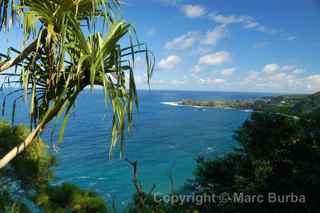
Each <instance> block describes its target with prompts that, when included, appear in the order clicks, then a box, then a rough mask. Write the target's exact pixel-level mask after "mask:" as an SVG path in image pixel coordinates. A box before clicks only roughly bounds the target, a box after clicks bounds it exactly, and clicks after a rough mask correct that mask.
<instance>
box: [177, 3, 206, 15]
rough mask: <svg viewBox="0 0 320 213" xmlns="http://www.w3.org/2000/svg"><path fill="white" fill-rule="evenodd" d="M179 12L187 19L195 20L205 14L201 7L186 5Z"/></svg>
mask: <svg viewBox="0 0 320 213" xmlns="http://www.w3.org/2000/svg"><path fill="white" fill-rule="evenodd" d="M181 10H182V12H183V13H184V14H185V15H186V16H187V17H189V18H196V17H200V16H203V15H205V14H206V8H205V7H203V6H201V5H192V4H186V5H183V6H182V7H181Z"/></svg>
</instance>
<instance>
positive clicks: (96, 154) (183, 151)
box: [2, 90, 270, 208]
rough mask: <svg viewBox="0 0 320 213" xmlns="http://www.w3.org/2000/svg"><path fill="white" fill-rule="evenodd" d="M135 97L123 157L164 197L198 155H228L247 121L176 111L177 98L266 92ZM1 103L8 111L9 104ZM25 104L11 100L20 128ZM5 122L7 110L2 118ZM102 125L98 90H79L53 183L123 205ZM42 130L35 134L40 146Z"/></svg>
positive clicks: (120, 169)
mask: <svg viewBox="0 0 320 213" xmlns="http://www.w3.org/2000/svg"><path fill="white" fill-rule="evenodd" d="M2 95H3V94H2ZM138 95H139V111H138V112H135V113H134V123H133V129H132V132H131V133H130V134H129V135H126V140H125V143H126V145H125V156H126V158H128V159H130V160H131V161H137V162H138V179H139V181H140V182H141V184H142V186H143V187H144V189H145V190H146V191H149V190H150V189H151V188H152V186H153V184H154V185H155V186H156V188H155V190H154V191H155V192H157V193H167V192H170V190H171V188H172V187H173V189H174V190H179V188H181V187H182V186H183V184H184V183H185V182H186V180H187V179H188V178H192V174H193V171H194V169H195V166H196V161H195V159H196V158H197V157H198V156H205V157H209V158H216V157H219V156H222V155H224V154H225V153H227V152H230V151H232V150H233V148H235V147H236V146H237V144H236V143H235V141H234V140H233V137H232V136H233V134H234V131H235V130H236V129H237V128H238V127H240V126H241V124H242V123H243V122H244V121H245V120H246V119H247V118H248V117H249V116H250V112H248V111H241V110H235V109H213V108H198V107H190V106H180V105H178V104H177V103H176V102H177V101H179V100H182V99H194V100H213V99H216V100H222V99H223V100H239V99H251V98H256V97H261V96H265V95H270V94H260V93H239V92H191V91H155V90H151V91H147V90H139V91H138ZM7 104H8V107H9V108H10V107H11V106H10V102H8V103H7ZM27 106H28V104H27V103H19V105H18V107H19V108H18V111H17V115H16V120H17V121H16V123H19V122H23V123H25V124H28V122H27V120H26V109H27ZM9 118H10V110H9V111H8V112H6V116H5V118H4V119H7V120H8V119H9ZM9 120H10V119H9ZM110 127H111V113H110V108H106V107H105V105H104V95H103V92H102V91H101V90H93V91H90V90H86V91H84V92H83V93H82V94H81V95H80V98H79V100H78V101H77V102H76V107H75V110H74V112H73V114H72V116H71V118H70V120H69V124H68V125H67V127H66V130H65V137H64V140H63V143H62V144H61V145H60V147H59V149H58V151H57V152H55V155H56V156H57V159H58V166H57V167H56V168H55V172H56V177H57V179H56V181H55V182H54V184H59V183H63V182H71V183H75V184H77V185H79V186H80V187H82V188H85V189H90V190H92V191H96V192H98V193H100V194H101V195H102V196H103V198H105V199H106V200H107V201H111V200H115V201H116V203H117V205H118V208H124V206H126V205H127V203H128V201H129V200H130V199H131V198H132V194H133V192H134V186H133V183H132V180H131V177H132V167H130V166H129V164H128V163H127V162H125V161H121V160H119V152H117V150H115V152H114V156H113V159H112V160H109V156H108V149H109V143H110V139H111V134H110V133H111V129H110ZM49 132H50V131H49V130H46V131H45V132H44V133H43V135H42V138H43V139H44V140H45V141H47V142H48V141H49V135H50V133H49ZM57 132H58V131H57ZM170 177H172V178H173V180H174V181H173V185H172V184H171V182H170Z"/></svg>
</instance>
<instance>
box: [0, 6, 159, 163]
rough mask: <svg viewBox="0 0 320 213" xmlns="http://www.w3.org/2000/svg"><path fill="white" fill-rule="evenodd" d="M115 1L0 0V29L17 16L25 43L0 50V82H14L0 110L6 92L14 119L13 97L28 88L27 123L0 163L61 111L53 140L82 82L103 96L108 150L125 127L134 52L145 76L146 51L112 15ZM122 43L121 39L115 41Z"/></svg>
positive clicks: (132, 94)
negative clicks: (110, 115)
mask: <svg viewBox="0 0 320 213" xmlns="http://www.w3.org/2000/svg"><path fill="white" fill-rule="evenodd" d="M119 7H120V2H119V0H77V1H74V0H20V1H16V0H1V1H0V29H1V30H11V29H12V26H11V24H15V23H16V22H18V23H19V24H18V25H19V26H21V27H22V29H23V32H24V38H25V41H26V43H27V44H28V45H26V47H25V48H24V49H23V50H21V51H19V50H17V49H15V48H9V53H10V54H1V58H0V74H1V75H3V76H4V77H5V79H6V80H5V81H4V82H3V85H2V86H5V85H6V84H8V83H14V84H15V85H19V86H20V88H18V89H16V90H14V91H12V92H10V93H8V94H7V95H6V96H5V97H4V100H3V112H5V111H4V110H5V108H6V106H7V104H6V100H7V98H8V97H9V96H14V100H13V108H14V109H13V114H12V117H13V119H14V110H15V106H16V103H17V101H18V100H19V99H21V98H23V97H25V96H28V97H29V99H30V116H29V117H30V123H31V129H32V131H31V133H30V134H29V135H28V137H27V138H26V139H25V141H24V142H23V143H21V144H20V145H18V146H16V147H14V148H13V149H12V150H11V151H10V152H8V153H7V154H6V155H5V156H4V157H3V158H2V159H1V160H0V168H3V167H4V166H6V165H7V164H8V162H10V161H11V160H12V159H13V158H14V157H15V156H16V155H17V154H19V153H21V152H22V151H23V150H24V148H25V147H26V146H28V145H29V144H30V143H32V141H34V139H35V138H37V137H38V136H39V134H40V133H41V132H42V131H43V129H44V128H46V126H47V125H48V123H49V122H50V121H52V120H53V119H58V118H59V117H60V116H62V115H63V122H62V125H61V129H60V131H59V140H61V138H62V137H63V132H64V128H65V126H66V123H67V122H68V118H69V116H70V113H71V109H72V108H73V107H74V103H75V100H76V99H77V97H78V96H79V94H80V93H81V91H83V89H84V88H86V87H91V88H93V87H95V86H101V87H103V89H104V94H105V102H106V104H108V102H109V101H110V103H111V106H112V112H113V119H112V142H111V145H110V154H111V151H112V148H114V146H115V145H116V144H117V141H118V140H119V139H121V140H120V141H121V147H123V143H122V139H123V134H124V133H125V130H126V127H128V129H129V130H130V126H131V122H132V112H133V108H134V106H135V105H136V106H137V105H138V97H137V92H136V86H135V80H134V73H133V69H134V61H135V55H136V54H144V55H145V58H146V67H147V76H148V82H149V80H150V78H151V75H152V72H153V69H154V57H153V55H152V53H151V52H150V51H149V50H148V49H147V47H146V45H145V44H143V43H140V42H139V41H138V40H137V39H136V36H135V31H134V29H133V27H132V26H131V25H130V24H129V23H128V22H126V21H125V20H124V19H123V18H122V17H121V16H120V15H119ZM98 30H100V31H98ZM105 31H106V32H105ZM120 40H121V42H120ZM124 43H127V44H128V45H126V46H124V47H123V44H124ZM12 53H13V54H14V56H12V55H13V54H12ZM10 68H11V69H10ZM14 68H15V69H14ZM121 150H123V149H121ZM121 154H122V152H121Z"/></svg>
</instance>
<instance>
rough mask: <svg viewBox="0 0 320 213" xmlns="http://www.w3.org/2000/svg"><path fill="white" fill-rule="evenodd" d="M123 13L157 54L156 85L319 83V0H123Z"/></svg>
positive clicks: (303, 88) (292, 88) (239, 87)
mask: <svg viewBox="0 0 320 213" xmlns="http://www.w3.org/2000/svg"><path fill="white" fill-rule="evenodd" d="M123 15H124V17H125V18H126V19H128V20H129V21H130V22H131V23H132V24H134V26H135V27H136V28H137V31H138V35H139V38H140V40H142V41H145V42H147V44H148V45H149V47H150V48H151V49H152V50H153V52H154V53H155V55H156V58H157V66H156V72H155V75H154V77H153V80H152V84H151V87H152V88H154V89H179V90H224V91H260V92H294V93H295V92H314V91H318V90H320V73H319V71H320V60H319V55H318V54H317V51H318V50H319V48H320V28H319V20H320V1H316V0H303V1H301V0H281V1H279V0H268V1H260V0H259V1H258V0H241V1H235V0H206V1H205V0H202V1H201V0H199V1H187V0H139V1H138V0H136V1H133V0H126V1H125V4H124V6H123ZM142 68H143V66H142V63H141V66H140V67H139V66H137V70H136V73H137V77H136V79H137V82H138V87H139V88H146V87H147V85H146V84H145V76H144V73H143V69H142Z"/></svg>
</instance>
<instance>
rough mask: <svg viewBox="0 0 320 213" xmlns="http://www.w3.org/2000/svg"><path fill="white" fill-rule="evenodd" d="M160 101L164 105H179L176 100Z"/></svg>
mask: <svg viewBox="0 0 320 213" xmlns="http://www.w3.org/2000/svg"><path fill="white" fill-rule="evenodd" d="M160 103H161V104H164V105H170V106H180V104H179V103H178V102H160Z"/></svg>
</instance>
